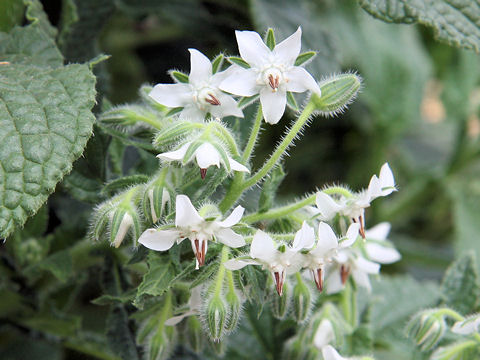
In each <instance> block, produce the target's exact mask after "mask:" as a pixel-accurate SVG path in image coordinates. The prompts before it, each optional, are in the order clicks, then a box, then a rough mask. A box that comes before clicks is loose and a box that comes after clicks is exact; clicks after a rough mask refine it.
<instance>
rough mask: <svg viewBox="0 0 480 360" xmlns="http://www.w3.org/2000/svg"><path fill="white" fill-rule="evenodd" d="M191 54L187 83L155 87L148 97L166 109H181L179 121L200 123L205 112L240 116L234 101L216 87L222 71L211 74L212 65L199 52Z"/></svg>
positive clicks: (220, 115) (192, 51)
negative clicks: (166, 107)
mask: <svg viewBox="0 0 480 360" xmlns="http://www.w3.org/2000/svg"><path fill="white" fill-rule="evenodd" d="M188 51H190V75H189V77H188V79H189V83H188V84H181V83H178V84H158V85H156V86H155V87H154V88H153V90H152V91H151V92H150V94H149V95H150V97H152V98H153V99H154V100H155V101H157V102H159V103H160V104H162V105H165V106H168V107H183V110H182V112H181V113H180V119H181V120H190V121H202V120H203V119H204V118H205V115H206V114H207V113H210V114H212V116H213V117H215V118H223V117H225V116H229V115H233V116H238V117H243V113H242V110H240V108H239V107H238V106H237V102H236V101H235V100H234V99H233V98H232V97H231V96H230V95H227V94H225V93H223V92H222V91H220V89H219V88H218V85H219V84H220V82H221V81H222V80H223V79H224V77H225V76H226V75H227V74H226V73H225V72H224V71H222V72H219V73H216V74H214V75H212V64H211V62H210V60H208V58H207V57H206V56H205V55H203V54H202V53H201V52H200V51H198V50H195V49H188Z"/></svg>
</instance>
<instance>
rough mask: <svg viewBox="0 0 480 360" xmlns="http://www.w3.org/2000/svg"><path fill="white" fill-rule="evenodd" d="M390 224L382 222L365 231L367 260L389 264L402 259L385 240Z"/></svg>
mask: <svg viewBox="0 0 480 360" xmlns="http://www.w3.org/2000/svg"><path fill="white" fill-rule="evenodd" d="M389 232H390V224H389V223H388V222H382V223H380V224H377V225H375V226H374V227H372V228H370V229H369V230H366V231H365V240H366V241H365V251H366V253H367V255H368V258H369V259H370V260H372V261H375V262H378V263H381V264H391V263H394V262H397V261H398V260H400V259H401V258H402V256H401V255H400V253H399V252H398V251H397V249H395V248H394V247H393V245H392V244H391V243H390V242H389V241H388V240H387V236H388V233H389Z"/></svg>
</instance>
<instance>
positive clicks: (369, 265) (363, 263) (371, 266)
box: [355, 257, 380, 274]
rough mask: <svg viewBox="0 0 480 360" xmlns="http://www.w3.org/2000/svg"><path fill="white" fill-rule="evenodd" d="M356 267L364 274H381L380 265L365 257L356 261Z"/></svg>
mask: <svg viewBox="0 0 480 360" xmlns="http://www.w3.org/2000/svg"><path fill="white" fill-rule="evenodd" d="M355 266H356V267H357V269H360V270H361V271H362V272H366V273H368V274H378V273H379V272H380V265H378V264H377V263H374V262H372V261H368V260H367V259H364V258H363V257H360V258H357V259H355Z"/></svg>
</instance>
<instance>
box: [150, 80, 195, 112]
mask: <svg viewBox="0 0 480 360" xmlns="http://www.w3.org/2000/svg"><path fill="white" fill-rule="evenodd" d="M148 95H149V96H150V97H151V98H152V99H153V100H155V101H156V102H158V103H160V104H162V105H165V106H168V107H181V106H185V105H186V104H188V103H190V102H191V101H193V100H192V89H191V88H190V86H189V85H186V84H158V85H155V87H154V88H153V90H152V91H150V94H148Z"/></svg>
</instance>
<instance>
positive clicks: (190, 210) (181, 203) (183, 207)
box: [175, 195, 204, 227]
mask: <svg viewBox="0 0 480 360" xmlns="http://www.w3.org/2000/svg"><path fill="white" fill-rule="evenodd" d="M175 201H176V205H175V211H176V213H175V226H177V227H191V226H192V225H198V224H200V223H202V222H203V221H204V220H203V218H202V217H201V216H200V215H199V214H198V212H197V210H195V208H194V207H193V205H192V202H191V201H190V199H189V198H188V196H186V195H177V199H176V200H175Z"/></svg>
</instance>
